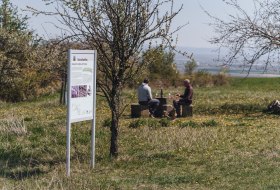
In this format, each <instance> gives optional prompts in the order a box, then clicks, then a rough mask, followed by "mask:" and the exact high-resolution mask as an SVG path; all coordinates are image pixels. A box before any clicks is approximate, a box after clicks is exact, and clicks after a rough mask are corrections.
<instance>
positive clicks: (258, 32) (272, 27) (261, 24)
mask: <svg viewBox="0 0 280 190" xmlns="http://www.w3.org/2000/svg"><path fill="white" fill-rule="evenodd" d="M224 2H225V3H226V4H227V5H228V6H230V7H232V8H233V9H234V10H235V11H236V14H234V15H232V14H231V15H229V17H228V18H227V20H223V19H221V18H217V17H215V16H213V15H211V14H209V13H208V12H207V11H206V13H207V14H208V15H209V16H210V17H211V18H212V19H213V23H212V26H213V27H214V28H215V31H216V33H217V35H216V36H215V37H213V39H212V41H211V42H212V43H213V44H219V45H220V47H221V48H226V49H227V50H228V51H227V56H225V57H224V59H223V60H222V61H224V62H225V63H226V64H228V65H231V64H234V63H236V62H235V61H236V60H239V61H240V62H243V63H244V67H246V68H248V70H247V71H248V73H249V72H250V70H251V68H252V66H253V65H254V64H255V63H256V62H257V61H258V62H262V63H263V64H264V65H265V67H264V70H266V69H267V67H268V66H269V65H270V64H273V63H276V64H279V50H280V48H279V47H280V38H279V30H280V1H279V0H264V1H260V0H253V5H254V6H252V7H253V8H254V11H253V12H252V13H248V12H247V11H246V10H245V9H243V8H242V7H241V6H240V4H239V2H238V1H237V0H225V1H224Z"/></svg>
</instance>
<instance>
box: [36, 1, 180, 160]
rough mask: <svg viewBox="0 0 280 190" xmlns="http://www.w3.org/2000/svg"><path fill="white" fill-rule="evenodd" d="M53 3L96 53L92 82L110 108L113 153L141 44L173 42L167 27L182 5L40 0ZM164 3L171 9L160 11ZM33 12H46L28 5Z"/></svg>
mask: <svg viewBox="0 0 280 190" xmlns="http://www.w3.org/2000/svg"><path fill="white" fill-rule="evenodd" d="M44 1H45V2H46V3H54V4H53V5H57V6H58V7H57V8H56V12H55V13H53V14H55V15H58V16H60V18H61V19H59V20H60V23H62V24H63V26H61V28H62V29H63V28H64V29H65V28H66V29H67V30H65V32H66V36H67V38H73V40H77V41H79V42H82V43H84V44H87V48H91V49H96V50H97V51H98V77H97V85H98V89H100V90H101V92H102V94H103V95H104V96H105V97H106V99H107V102H108V105H109V107H110V109H111V116H112V122H111V127H110V130H111V146H110V156H112V157H116V156H117V155H118V135H119V119H120V116H121V114H122V110H123V106H122V99H121V97H122V90H123V87H124V85H125V84H127V83H128V82H129V81H130V80H132V79H133V78H135V77H137V76H140V75H139V74H140V72H141V71H142V69H143V67H144V66H145V65H143V64H140V58H141V56H140V54H141V51H142V50H143V48H144V45H145V44H148V43H149V42H155V41H158V43H159V42H160V43H161V44H162V46H163V47H164V46H167V45H168V46H170V45H172V34H174V32H176V31H177V30H179V29H180V28H181V27H178V28H176V29H175V30H174V31H172V30H171V28H170V26H171V23H172V21H173V19H174V18H175V16H177V15H178V13H179V12H180V11H181V9H182V7H180V8H179V9H178V10H174V6H173V3H174V0H166V1H159V0H103V1H99V0H72V1H69V0H51V1H50V0H44ZM163 5H166V6H165V7H170V9H169V10H168V11H166V12H163V11H162V9H161V8H162V7H163ZM31 10H32V11H33V13H34V14H40V13H43V14H48V15H50V14H51V13H49V12H48V13H47V12H42V11H37V10H34V9H31Z"/></svg>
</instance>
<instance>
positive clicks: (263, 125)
mask: <svg viewBox="0 0 280 190" xmlns="http://www.w3.org/2000/svg"><path fill="white" fill-rule="evenodd" d="M279 86H280V79H277V78H273V79H268V78H266V79H253V78H248V79H234V80H233V81H232V82H231V84H230V85H228V86H222V87H212V88H196V89H195V96H194V97H195V98H194V116H193V117H192V118H181V119H177V120H175V121H170V120H167V119H148V118H146V119H145V118H142V119H130V117H129V113H130V110H129V109H127V110H126V112H125V114H124V116H123V118H122V119H121V123H120V138H119V146H120V147H119V148H120V156H119V158H118V159H116V160H110V159H109V157H108V155H109V153H108V150H109V138H110V129H109V128H108V118H109V114H110V110H109V109H108V108H107V106H106V103H105V102H104V101H103V100H102V99H100V98H98V105H97V124H96V167H95V169H94V170H91V169H90V167H89V161H90V124H89V123H88V122H81V123H77V124H74V125H72V147H71V148H72V150H71V151H72V152H71V177H66V175H65V150H66V128H65V122H66V121H65V120H66V108H65V107H64V106H61V105H59V104H58V96H52V97H43V98H40V99H38V100H36V101H32V102H23V103H17V104H11V103H4V102H0V189H102V190H103V189H280V118H279V115H273V114H269V113H267V112H265V111H264V110H265V109H266V107H267V105H268V104H269V103H270V102H271V101H272V100H274V99H280V88H279ZM169 91H171V92H173V91H174V92H175V91H182V89H169V90H168V91H167V90H165V93H168V92H169ZM126 97H127V98H126V101H127V103H130V102H136V97H135V92H134V91H132V90H131V91H127V92H126Z"/></svg>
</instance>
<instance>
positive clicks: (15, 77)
mask: <svg viewBox="0 0 280 190" xmlns="http://www.w3.org/2000/svg"><path fill="white" fill-rule="evenodd" d="M26 21H27V20H26V17H23V18H21V17H20V16H19V15H17V9H16V8H15V7H13V5H12V4H11V3H10V2H9V1H8V0H3V1H2V4H1V6H0V86H1V89H2V90H1V92H0V98H1V99H4V100H9V101H19V100H22V99H24V98H25V95H26V94H25V93H26V89H27V88H24V87H26V85H28V82H27V81H25V80H24V79H28V78H29V77H30V75H32V74H33V72H32V66H31V65H30V63H29V62H28V59H29V57H30V56H31V54H30V52H32V46H31V45H30V44H31V43H33V42H34V41H32V40H33V39H32V35H31V33H30V32H29V31H27V30H25V28H26V26H27V23H26ZM28 68H30V70H28ZM23 78H24V79H23ZM29 82H31V81H29Z"/></svg>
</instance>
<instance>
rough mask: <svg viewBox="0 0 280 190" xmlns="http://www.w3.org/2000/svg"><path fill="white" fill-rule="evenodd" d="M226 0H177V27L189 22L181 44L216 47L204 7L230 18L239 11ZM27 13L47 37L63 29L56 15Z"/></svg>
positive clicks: (22, 5)
mask: <svg viewBox="0 0 280 190" xmlns="http://www.w3.org/2000/svg"><path fill="white" fill-rule="evenodd" d="M223 1H224V0H175V8H178V7H180V5H182V4H183V10H182V11H181V12H180V14H179V15H178V16H177V17H176V19H175V20H174V22H173V27H174V28H176V26H179V25H183V24H186V23H188V25H187V26H185V27H184V28H183V29H181V30H180V31H179V32H178V33H177V35H178V44H177V45H178V46H182V47H194V48H211V47H214V45H212V44H211V43H210V42H209V40H210V39H211V37H213V36H215V33H214V30H213V28H212V27H210V26H209V23H210V22H211V19H210V18H209V17H208V15H207V14H205V12H204V11H203V9H202V8H201V7H203V8H204V9H205V10H207V11H208V12H209V13H211V14H212V15H214V16H216V17H219V18H223V19H227V17H228V16H227V15H228V14H229V13H231V14H235V11H234V10H233V9H231V8H230V7H228V6H225V4H224V3H223ZM11 2H12V3H13V4H14V5H16V6H17V7H18V9H19V12H21V11H22V9H26V5H29V6H31V7H34V8H36V9H38V10H46V11H49V10H50V9H51V7H50V6H46V5H44V3H43V2H42V1H41V0H11ZM239 2H240V5H241V6H242V8H244V9H245V10H248V11H253V3H252V0H239ZM22 14H23V15H28V16H29V17H30V20H29V25H30V27H31V28H32V29H33V30H35V31H36V32H37V33H38V34H39V35H41V36H44V37H45V38H46V39H48V38H51V37H55V36H58V35H60V31H59V30H57V29H56V27H54V26H53V25H52V24H51V22H55V19H54V18H51V17H47V16H37V17H36V16H32V15H31V14H30V13H28V12H22Z"/></svg>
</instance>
